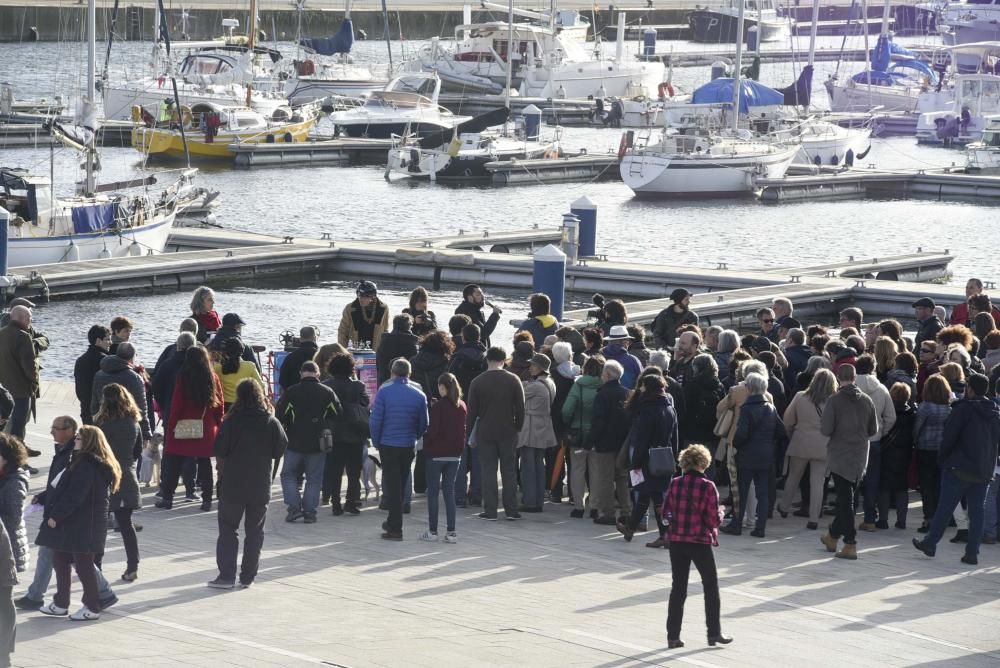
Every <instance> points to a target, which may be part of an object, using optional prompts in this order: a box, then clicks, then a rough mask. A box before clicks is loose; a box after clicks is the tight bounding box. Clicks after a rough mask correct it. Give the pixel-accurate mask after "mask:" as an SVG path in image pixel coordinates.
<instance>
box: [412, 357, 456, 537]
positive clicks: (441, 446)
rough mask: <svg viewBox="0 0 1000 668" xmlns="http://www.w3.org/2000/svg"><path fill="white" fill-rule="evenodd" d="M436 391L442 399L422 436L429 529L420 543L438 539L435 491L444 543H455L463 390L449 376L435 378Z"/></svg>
mask: <svg viewBox="0 0 1000 668" xmlns="http://www.w3.org/2000/svg"><path fill="white" fill-rule="evenodd" d="M437 389H438V393H439V394H440V396H441V398H440V399H437V400H436V401H435V402H434V407H433V408H431V418H430V424H429V425H428V427H427V433H426V434H424V449H423V453H424V459H425V461H426V462H427V469H426V470H427V514H428V520H429V522H428V523H429V525H430V527H429V528H428V529H427V531H425V532H424V533H423V534H422V535H421V536H420V540H427V541H436V540H437V539H438V490H441V492H442V493H443V494H444V510H445V517H446V518H447V521H448V531H447V533H445V535H444V542H446V543H457V542H458V535H457V534H456V533H455V513H456V511H455V474H457V473H458V462H459V460H461V459H462V452H463V451H464V450H465V416H466V412H467V411H466V408H465V402H464V401H462V388H461V387H460V386H459V384H458V380H457V379H456V378H455V376H453V375H452V374H450V373H443V374H441V376H439V377H438V380H437Z"/></svg>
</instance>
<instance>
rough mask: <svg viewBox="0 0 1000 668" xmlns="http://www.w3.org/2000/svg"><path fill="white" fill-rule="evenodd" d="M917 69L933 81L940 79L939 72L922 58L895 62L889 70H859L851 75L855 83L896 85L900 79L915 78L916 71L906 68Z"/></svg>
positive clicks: (917, 71)
mask: <svg viewBox="0 0 1000 668" xmlns="http://www.w3.org/2000/svg"><path fill="white" fill-rule="evenodd" d="M908 69H909V70H915V71H916V73H918V74H923V75H925V76H927V77H928V78H929V79H930V81H931V83H936V82H937V79H938V75H937V72H935V71H934V70H932V69H931V67H930V65H928V64H927V63H925V62H922V61H920V60H902V61H899V62H898V63H893V65H892V67H890V68H889V71H888V72H879V71H877V70H876V71H872V72H858V73H857V74H855V75H854V76H852V77H851V79H853V80H854V81H855V83H860V84H866V83H869V79H871V81H870V83H871V84H872V85H873V86H895V85H897V84H899V83H901V82H900V79H913V78H914V72H906V71H905V70H908Z"/></svg>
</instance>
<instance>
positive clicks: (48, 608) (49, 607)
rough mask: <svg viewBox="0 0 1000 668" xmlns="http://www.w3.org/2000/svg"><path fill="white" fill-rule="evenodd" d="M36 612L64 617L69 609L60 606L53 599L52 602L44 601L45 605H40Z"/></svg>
mask: <svg viewBox="0 0 1000 668" xmlns="http://www.w3.org/2000/svg"><path fill="white" fill-rule="evenodd" d="M38 612H40V613H42V614H43V615H49V616H50V617H65V616H66V613H68V612H69V609H68V608H60V607H59V606H58V605H56V604H55V601H53V602H52V603H46V604H45V605H43V606H42V607H40V608H39V609H38Z"/></svg>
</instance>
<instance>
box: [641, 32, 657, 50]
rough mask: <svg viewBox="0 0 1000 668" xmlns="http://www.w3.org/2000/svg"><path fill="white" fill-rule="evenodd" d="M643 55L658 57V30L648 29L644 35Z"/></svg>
mask: <svg viewBox="0 0 1000 668" xmlns="http://www.w3.org/2000/svg"><path fill="white" fill-rule="evenodd" d="M642 55H644V56H655V55H656V28H646V29H645V30H644V31H643V33H642Z"/></svg>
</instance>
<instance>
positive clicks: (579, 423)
mask: <svg viewBox="0 0 1000 668" xmlns="http://www.w3.org/2000/svg"><path fill="white" fill-rule="evenodd" d="M600 387H601V379H600V377H598V376H578V377H577V379H576V381H575V382H574V383H573V385H572V386H571V387H570V390H569V393H568V394H567V395H566V401H564V402H563V406H562V423H563V425H564V426H565V427H566V430H567V432H568V433H570V434H574V435H576V436H577V438H576V439H574V443H572V444H571V445H576V443H579V444H580V445H581V446H583V447H584V448H586V449H587V450H590V449H591V448H592V447H593V443H592V442H591V440H590V431H591V426H592V420H593V417H594V401H595V400H596V399H597V391H598V390H599V389H600Z"/></svg>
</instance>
